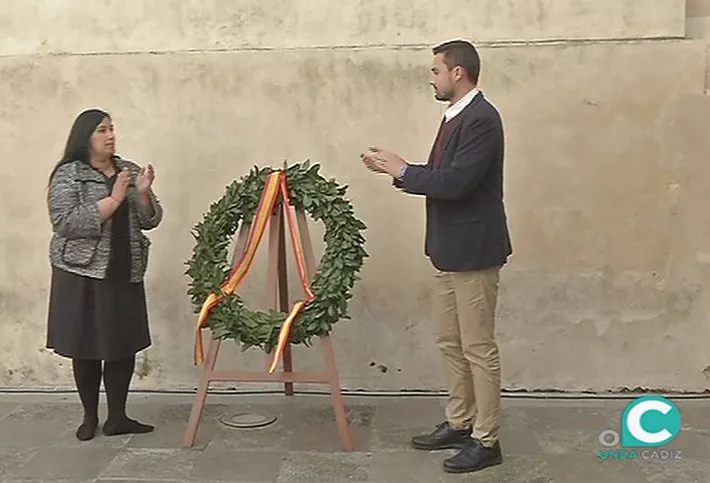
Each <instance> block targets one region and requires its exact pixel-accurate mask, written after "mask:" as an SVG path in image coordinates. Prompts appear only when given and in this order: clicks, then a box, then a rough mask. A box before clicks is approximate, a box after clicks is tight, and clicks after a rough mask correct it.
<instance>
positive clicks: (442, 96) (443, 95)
mask: <svg viewBox="0 0 710 483" xmlns="http://www.w3.org/2000/svg"><path fill="white" fill-rule="evenodd" d="M434 98H435V99H436V100H437V101H444V102H448V101H450V100H451V94H450V93H447V92H440V91H438V90H437V89H434Z"/></svg>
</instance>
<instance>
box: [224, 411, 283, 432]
mask: <svg viewBox="0 0 710 483" xmlns="http://www.w3.org/2000/svg"><path fill="white" fill-rule="evenodd" d="M275 421H276V416H265V415H263V414H257V413H235V414H223V415H222V416H220V418H219V422H220V423H222V424H224V425H225V426H228V427H230V428H239V429H245V428H263V427H264V426H268V425H270V424H273V423H274V422H275Z"/></svg>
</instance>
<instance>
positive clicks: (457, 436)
mask: <svg viewBox="0 0 710 483" xmlns="http://www.w3.org/2000/svg"><path fill="white" fill-rule="evenodd" d="M471 431H472V428H468V429H454V428H452V427H451V425H450V424H449V423H448V421H446V422H443V423H441V424H439V425H438V426H437V427H436V429H434V431H432V432H431V433H428V434H422V435H419V436H415V437H413V438H412V446H413V447H415V448H416V449H423V450H437V449H461V448H464V447H465V446H466V444H467V443H469V440H471Z"/></svg>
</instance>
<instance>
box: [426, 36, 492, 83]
mask: <svg viewBox="0 0 710 483" xmlns="http://www.w3.org/2000/svg"><path fill="white" fill-rule="evenodd" d="M432 51H433V52H434V55H436V54H444V63H445V64H446V67H448V68H449V70H451V69H453V68H454V67H456V66H461V67H463V69H464V70H465V71H466V75H467V76H468V79H469V80H470V81H471V82H473V83H474V84H477V83H478V76H479V75H480V73H481V59H480V57H479V56H478V52H477V51H476V48H475V47H474V46H473V44H472V43H471V42H467V41H466V40H450V41H448V42H444V43H443V44H439V45H437V46H436V47H434V48H433V49H432Z"/></svg>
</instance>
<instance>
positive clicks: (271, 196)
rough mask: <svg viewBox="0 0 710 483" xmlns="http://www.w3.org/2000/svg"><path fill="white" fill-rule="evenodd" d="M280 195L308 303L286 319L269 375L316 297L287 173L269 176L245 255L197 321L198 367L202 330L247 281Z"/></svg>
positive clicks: (296, 305) (209, 298) (297, 307)
mask: <svg viewBox="0 0 710 483" xmlns="http://www.w3.org/2000/svg"><path fill="white" fill-rule="evenodd" d="M279 194H281V195H282V197H283V200H284V207H285V211H286V213H287V217H288V228H289V232H290V234H291V239H292V242H293V249H294V255H295V258H296V262H297V265H298V272H299V275H300V279H301V284H302V286H303V289H304V292H305V293H306V300H305V301H299V302H297V303H296V304H295V305H294V306H293V308H292V309H291V312H290V313H289V315H288V316H287V317H286V321H285V322H284V325H283V326H282V327H281V331H280V333H279V339H278V345H277V347H276V353H275V355H274V360H273V362H272V364H271V367H270V368H269V372H270V373H271V372H274V370H275V369H276V366H277V365H278V362H279V360H280V359H281V358H282V356H283V351H284V348H285V347H286V344H287V342H288V339H289V336H290V333H291V327H292V326H293V323H294V322H295V320H296V318H297V317H298V315H299V314H300V312H301V311H302V310H303V308H304V307H305V306H306V305H307V304H308V303H309V302H310V301H312V300H313V298H314V295H313V292H312V291H311V288H310V284H309V281H308V275H307V272H306V268H305V265H306V264H305V261H304V260H305V259H304V253H303V247H302V245H301V241H300V239H299V237H298V228H297V224H296V220H295V219H294V216H293V214H292V213H291V210H290V209H288V207H289V206H290V199H289V196H288V187H287V186H286V173H285V172H284V171H275V172H273V173H271V174H270V175H269V177H268V178H267V179H266V183H265V184H264V190H263V192H262V194H261V200H260V201H259V207H258V209H257V212H256V215H255V216H254V221H253V222H252V225H251V229H250V230H249V238H248V241H247V244H246V248H245V250H244V253H243V254H242V256H241V258H240V260H239V262H238V263H237V265H236V266H235V267H234V269H233V270H232V271H231V273H230V275H229V277H228V278H227V280H226V281H225V282H224V284H222V286H221V287H220V288H221V290H220V292H221V293H220V294H216V293H214V292H213V293H210V294H209V296H208V297H207V299H206V300H205V302H204V304H203V305H202V309H201V310H200V315H199V317H198V321H197V328H196V339H195V350H194V359H195V364H197V365H201V364H203V363H204V361H205V357H204V346H203V341H202V332H201V330H202V329H204V328H205V327H207V325H208V324H207V319H208V317H209V314H210V312H211V311H212V309H213V308H214V307H215V306H217V304H219V303H220V302H221V301H222V300H223V298H224V297H225V296H229V295H231V294H233V293H234V292H235V291H236V290H237V289H238V288H239V286H240V285H241V283H242V282H243V281H244V278H245V277H246V275H247V274H248V273H249V270H250V268H251V266H252V263H253V261H254V257H255V256H256V253H257V250H258V248H259V244H260V243H261V240H262V239H263V237H264V232H265V230H266V226H267V224H268V223H269V221H270V219H271V214H272V213H273V211H274V207H275V206H276V203H277V202H278V200H279Z"/></svg>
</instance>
